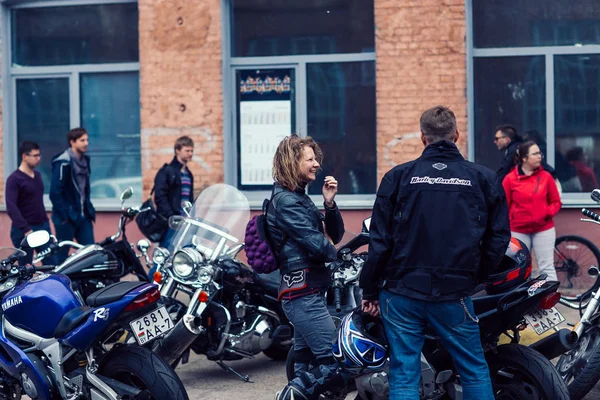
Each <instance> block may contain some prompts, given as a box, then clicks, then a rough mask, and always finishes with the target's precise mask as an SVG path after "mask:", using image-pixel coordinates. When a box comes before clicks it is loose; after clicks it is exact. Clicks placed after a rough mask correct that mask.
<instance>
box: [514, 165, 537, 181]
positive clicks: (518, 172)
mask: <svg viewBox="0 0 600 400" xmlns="http://www.w3.org/2000/svg"><path fill="white" fill-rule="evenodd" d="M543 170H544V168H543V167H539V168H538V169H536V170H535V171H533V173H532V174H531V175H525V172H523V169H522V168H521V167H520V166H518V165H517V167H516V168H515V169H514V170H513V171H514V173H515V175H516V176H517V179H528V178H532V177H534V176H536V175H538V174H539V173H540V172H542V171H543Z"/></svg>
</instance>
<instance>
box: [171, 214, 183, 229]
mask: <svg viewBox="0 0 600 400" xmlns="http://www.w3.org/2000/svg"><path fill="white" fill-rule="evenodd" d="M183 221H185V217H182V216H181V215H172V216H170V217H169V228H171V229H173V230H175V231H176V230H177V229H179V228H181V225H182V224H183Z"/></svg>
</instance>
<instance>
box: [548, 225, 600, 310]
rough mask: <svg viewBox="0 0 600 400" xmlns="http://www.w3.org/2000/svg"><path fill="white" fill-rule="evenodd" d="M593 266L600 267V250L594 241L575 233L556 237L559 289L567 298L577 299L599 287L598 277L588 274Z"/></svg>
mask: <svg viewBox="0 0 600 400" xmlns="http://www.w3.org/2000/svg"><path fill="white" fill-rule="evenodd" d="M591 266H595V267H598V268H600V250H598V247H596V245H594V243H592V242H590V241H589V240H588V239H586V238H583V237H581V236H575V235H567V236H561V237H558V238H556V242H555V244H554V268H556V275H557V276H558V280H559V281H560V287H559V289H558V290H559V291H560V293H561V295H562V297H563V298H564V299H565V300H568V301H577V300H580V299H581V298H582V297H583V296H584V295H585V294H586V293H589V292H591V291H592V290H595V289H598V286H600V281H599V280H598V277H597V276H590V275H589V274H588V269H589V268H590V267H591Z"/></svg>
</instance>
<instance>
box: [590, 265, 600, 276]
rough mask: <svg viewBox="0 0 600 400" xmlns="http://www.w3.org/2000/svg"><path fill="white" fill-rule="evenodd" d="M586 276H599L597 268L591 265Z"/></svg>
mask: <svg viewBox="0 0 600 400" xmlns="http://www.w3.org/2000/svg"><path fill="white" fill-rule="evenodd" d="M588 275H589V276H598V275H600V270H598V268H597V267H595V266H593V265H592V266H591V267H590V268H588Z"/></svg>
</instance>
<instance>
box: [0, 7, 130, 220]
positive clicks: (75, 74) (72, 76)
mask: <svg viewBox="0 0 600 400" xmlns="http://www.w3.org/2000/svg"><path fill="white" fill-rule="evenodd" d="M0 3H1V4H0V5H1V10H0V24H1V25H2V76H3V77H7V78H8V79H3V81H2V109H3V115H4V118H3V119H2V131H3V141H4V142H3V151H4V163H3V167H4V177H5V178H6V177H8V175H9V174H10V173H11V172H12V171H14V170H15V169H16V168H17V167H18V165H19V160H18V157H17V154H16V153H17V152H16V151H15V149H16V148H17V146H18V138H17V124H16V121H17V102H16V85H15V83H16V80H17V79H20V78H21V79H23V78H33V79H44V78H58V77H60V78H68V79H69V105H70V107H69V115H70V127H71V128H75V127H78V126H81V114H80V112H81V101H80V82H81V80H80V75H81V74H84V73H106V72H138V73H139V71H140V63H139V62H127V63H104V64H75V65H52V66H39V67H14V66H13V65H12V37H11V34H12V32H11V23H12V21H11V11H12V10H14V9H20V8H41V7H70V6H84V5H97V4H123V3H137V0H48V1H44V0H38V1H31V2H26V3H22V2H21V1H16V0H8V1H7V0H3V1H0ZM140 130H141V129H140ZM65 134H66V132H65ZM61 140H62V139H61ZM65 140H66V139H65ZM66 147H67V146H66V144H65V148H66ZM42 151H43V149H42ZM140 152H141V139H140ZM136 197H138V198H139V199H141V193H137V196H136ZM93 203H94V207H95V208H96V210H97V211H119V210H120V201H119V199H118V198H115V199H94V200H93ZM44 206H45V207H46V210H47V211H50V210H51V209H52V204H51V202H50V198H49V196H48V195H44ZM5 209H6V205H5V204H4V203H2V204H0V210H5Z"/></svg>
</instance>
